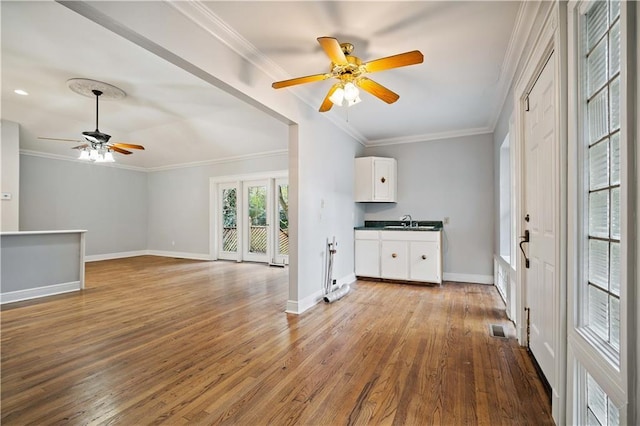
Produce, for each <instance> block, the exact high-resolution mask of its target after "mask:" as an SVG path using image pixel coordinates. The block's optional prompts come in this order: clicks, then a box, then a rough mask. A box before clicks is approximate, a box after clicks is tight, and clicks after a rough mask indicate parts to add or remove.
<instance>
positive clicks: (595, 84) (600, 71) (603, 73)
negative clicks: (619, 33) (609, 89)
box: [587, 38, 608, 97]
mask: <svg viewBox="0 0 640 426" xmlns="http://www.w3.org/2000/svg"><path fill="white" fill-rule="evenodd" d="M587 77H588V84H589V87H588V90H587V95H588V97H591V96H592V95H593V94H594V93H595V92H596V91H597V90H598V89H599V88H601V87H602V86H603V85H604V84H605V83H606V82H607V80H608V79H607V39H606V38H604V39H602V40H601V41H600V43H598V45H597V46H596V48H595V49H593V52H591V53H590V54H589V57H588V58H587Z"/></svg>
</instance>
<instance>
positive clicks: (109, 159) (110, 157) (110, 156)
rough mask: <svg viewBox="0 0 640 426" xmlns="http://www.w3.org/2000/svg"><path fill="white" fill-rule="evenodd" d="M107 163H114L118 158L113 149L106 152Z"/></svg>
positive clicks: (105, 160) (105, 159)
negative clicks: (115, 156) (114, 155)
mask: <svg viewBox="0 0 640 426" xmlns="http://www.w3.org/2000/svg"><path fill="white" fill-rule="evenodd" d="M103 161H104V162H105V163H114V162H115V161H116V160H115V159H114V158H113V153H112V152H111V151H107V152H105V153H104V160H103Z"/></svg>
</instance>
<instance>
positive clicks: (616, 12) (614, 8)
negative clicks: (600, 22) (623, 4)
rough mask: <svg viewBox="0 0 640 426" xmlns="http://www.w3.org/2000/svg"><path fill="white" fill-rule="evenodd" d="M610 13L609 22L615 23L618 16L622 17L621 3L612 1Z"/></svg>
mask: <svg viewBox="0 0 640 426" xmlns="http://www.w3.org/2000/svg"><path fill="white" fill-rule="evenodd" d="M609 11H610V12H609V16H610V18H609V22H613V21H615V20H616V18H617V17H618V16H620V1H610V2H609Z"/></svg>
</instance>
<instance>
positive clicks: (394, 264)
mask: <svg viewBox="0 0 640 426" xmlns="http://www.w3.org/2000/svg"><path fill="white" fill-rule="evenodd" d="M408 252H409V249H408V245H407V242H406V241H382V242H381V243H380V275H381V277H382V278H391V279H397V280H406V279H409V256H408V254H409V253H408Z"/></svg>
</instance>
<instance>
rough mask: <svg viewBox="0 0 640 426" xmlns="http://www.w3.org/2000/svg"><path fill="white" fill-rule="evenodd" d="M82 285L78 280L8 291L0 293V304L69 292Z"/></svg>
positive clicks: (78, 288)
mask: <svg viewBox="0 0 640 426" xmlns="http://www.w3.org/2000/svg"><path fill="white" fill-rule="evenodd" d="M81 287H82V284H81V283H80V281H72V282H68V283H62V284H53V285H47V286H44V287H35V288H28V289H25V290H16V291H9V292H7V293H0V304H1V305H4V304H5V303H12V302H19V301H21V300H29V299H36V298H39V297H45V296H53V295H54V294H62V293H70V292H72V291H79V290H80V289H81Z"/></svg>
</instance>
